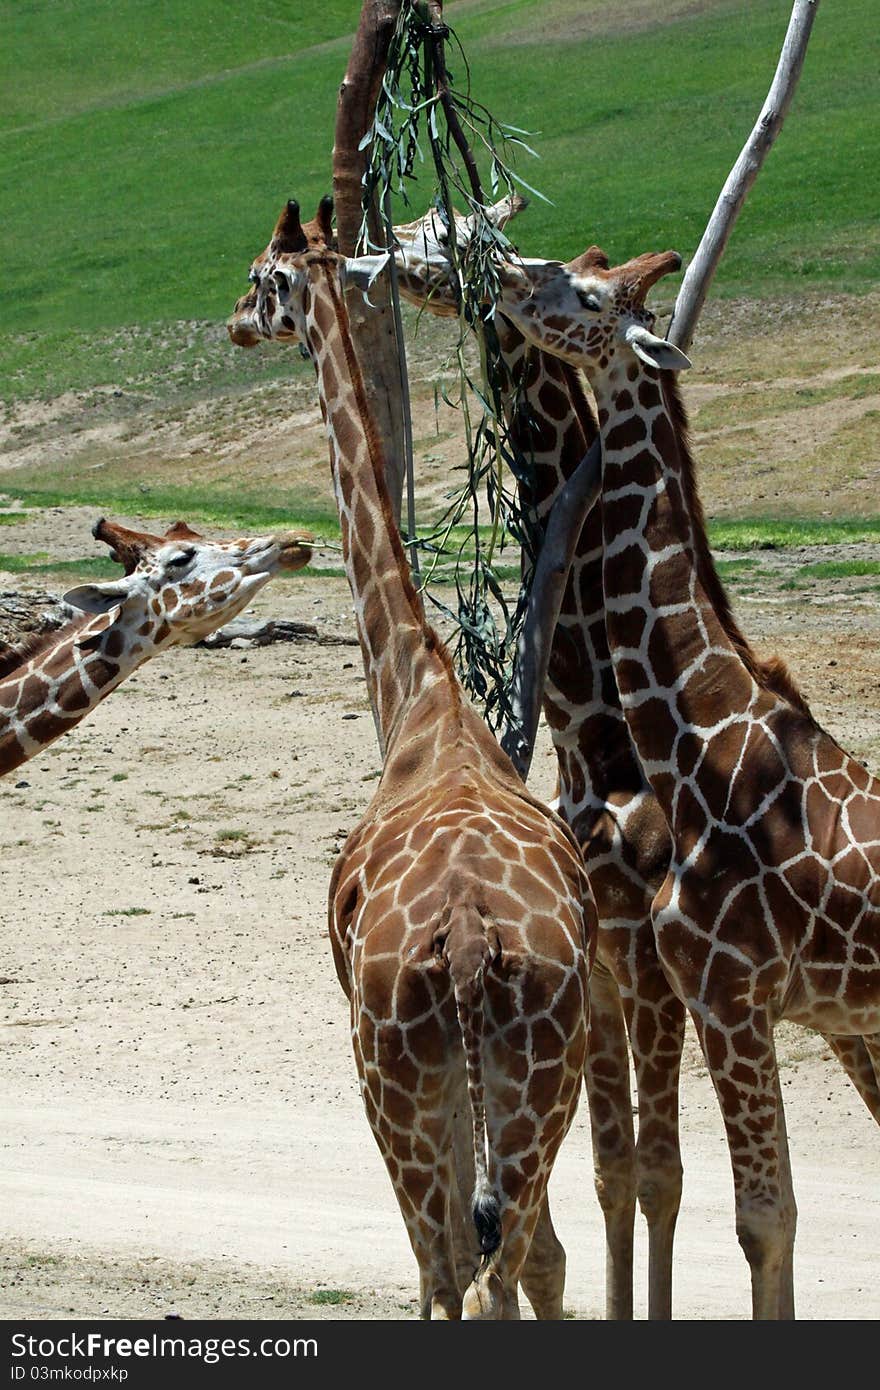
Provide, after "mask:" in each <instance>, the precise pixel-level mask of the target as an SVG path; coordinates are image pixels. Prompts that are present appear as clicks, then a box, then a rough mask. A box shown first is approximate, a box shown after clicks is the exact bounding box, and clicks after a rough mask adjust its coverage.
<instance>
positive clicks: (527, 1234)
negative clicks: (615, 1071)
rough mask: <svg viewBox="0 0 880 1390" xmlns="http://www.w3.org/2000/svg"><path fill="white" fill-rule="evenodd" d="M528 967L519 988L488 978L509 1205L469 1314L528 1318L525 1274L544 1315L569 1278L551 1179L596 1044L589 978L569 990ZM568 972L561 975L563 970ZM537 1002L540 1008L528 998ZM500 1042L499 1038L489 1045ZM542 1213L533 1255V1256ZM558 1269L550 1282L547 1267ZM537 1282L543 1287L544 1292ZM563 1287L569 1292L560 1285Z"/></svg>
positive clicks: (491, 1121)
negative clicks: (522, 1291)
mask: <svg viewBox="0 0 880 1390" xmlns="http://www.w3.org/2000/svg"><path fill="white" fill-rule="evenodd" d="M535 973H536V976H537V979H536V980H535V981H533V980H532V979H530V973H529V971H527V970H526V971H523V972H522V973H521V974H520V976H519V978H518V979H517V988H516V989H515V990H511V989H510V988H509V986H508V985H507V982H506V981H505V982H503V984H502V985H501V987H500V988H499V987H498V986H497V985H496V983H495V981H494V980H493V978H492V976H488V977H487V981H486V994H485V1005H484V1007H485V1024H484V1027H485V1032H484V1038H485V1040H486V1041H485V1044H484V1055H485V1057H486V1064H485V1067H484V1073H485V1113H486V1136H487V1147H488V1152H489V1155H490V1171H491V1176H492V1186H493V1189H494V1191H495V1193H496V1194H497V1196H498V1199H499V1202H500V1207H501V1243H500V1245H498V1247H497V1249H495V1250H494V1251H493V1252H492V1253H491V1254H490V1255H487V1256H484V1257H483V1259H482V1261H481V1263H480V1267H479V1269H478V1270H477V1273H476V1275H475V1277H474V1279H473V1281H472V1283H471V1284H470V1286H469V1288H467V1289H466V1290H465V1294H464V1299H463V1304H462V1317H463V1318H464V1319H466V1320H468V1321H471V1320H476V1319H488V1318H495V1319H505V1320H507V1321H510V1320H513V1319H516V1318H519V1316H520V1313H519V1302H518V1299H517V1286H518V1285H519V1283H520V1281H521V1280H523V1279H524V1287H525V1286H529V1287H531V1288H532V1291H533V1292H534V1293H535V1294H536V1302H537V1306H536V1308H535V1311H536V1312H539V1308H540V1310H541V1311H540V1313H539V1316H540V1315H541V1314H543V1313H544V1311H545V1310H547V1311H549V1310H550V1309H551V1308H552V1311H553V1313H554V1314H556V1312H557V1309H558V1306H559V1302H560V1301H561V1300H560V1299H559V1297H558V1296H557V1297H556V1300H555V1301H553V1293H552V1277H555V1279H556V1280H557V1281H559V1282H561V1279H560V1276H562V1275H564V1269H563V1268H562V1262H561V1261H560V1253H562V1254H563V1260H564V1253H563V1252H561V1247H560V1246H559V1242H558V1241H557V1240H556V1237H555V1233H553V1229H552V1224H551V1222H550V1210H549V1206H548V1201H547V1184H548V1182H549V1180H550V1174H551V1172H552V1170H553V1163H554V1161H555V1159H556V1155H557V1153H558V1151H559V1146H560V1144H561V1143H562V1140H563V1139H564V1138H565V1135H566V1134H567V1133H568V1130H569V1128H570V1126H571V1122H572V1120H573V1119H574V1115H575V1111H576V1110H577V1103H578V1098H579V1095H580V1088H581V1078H582V1076H583V1071H584V1065H585V1060H586V1050H587V1029H586V1023H587V1011H586V1009H585V1007H584V1005H585V1003H586V983H587V982H586V980H585V979H584V978H583V976H582V977H581V982H580V986H579V988H578V989H577V990H574V989H566V990H565V991H564V993H565V995H566V996H567V1002H565V1003H564V1004H563V1003H562V999H561V996H562V994H563V991H561V990H560V989H559V987H558V985H557V984H556V983H555V981H554V977H553V974H552V973H548V972H547V971H546V970H538V971H536V972H535ZM560 978H562V972H560ZM529 998H534V999H535V1000H536V1002H537V1003H538V1007H537V1009H536V1011H535V1012H534V1013H532V1014H529V1013H526V1012H524V1010H523V1006H522V1000H523V999H529ZM490 1040H491V1041H490ZM541 1218H543V1221H544V1224H543V1225H542V1231H541V1236H540V1237H539V1241H538V1245H537V1247H536V1250H535V1255H534V1261H535V1263H534V1264H533V1266H532V1269H531V1270H530V1271H527V1270H526V1268H525V1266H526V1260H527V1257H528V1254H529V1249H530V1247H531V1245H532V1239H533V1236H534V1234H535V1230H536V1227H537V1226H538V1222H539V1219H541ZM547 1268H549V1269H550V1270H552V1275H551V1279H548V1278H547V1276H546V1274H545V1269H547ZM536 1284H537V1285H542V1284H543V1288H541V1289H540V1291H539V1289H537V1288H536ZM560 1292H561V1291H560Z"/></svg>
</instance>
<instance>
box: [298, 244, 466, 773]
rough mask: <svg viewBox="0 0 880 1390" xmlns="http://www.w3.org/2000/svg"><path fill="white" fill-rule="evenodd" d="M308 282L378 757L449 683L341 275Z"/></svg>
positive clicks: (316, 276)
mask: <svg viewBox="0 0 880 1390" xmlns="http://www.w3.org/2000/svg"><path fill="white" fill-rule="evenodd" d="M309 276H310V278H309V290H310V293H309V295H308V303H307V307H306V332H307V336H308V340H309V345H310V347H311V350H312V357H313V359H314V362H315V366H316V369H317V374H318V391H319V395H320V400H321V410H322V413H323V416H324V421H325V425H326V430H327V438H328V441H329V445H330V464H331V468H332V472H333V485H334V489H335V493H336V501H337V505H338V508H339V522H340V527H341V531H342V550H343V557H344V560H345V569H346V573H347V576H348V582H349V585H350V586H351V592H352V596H353V598H354V602H355V617H356V621H357V629H358V637H359V639H360V645H361V652H362V655H363V659H364V669H365V672H366V677H367V688H368V691H369V695H370V703H371V705H372V708H373V715H374V718H375V721H376V729H377V733H378V735H379V743H380V746H381V748H382V752H383V754H384V753H385V752H386V751H387V750H388V749H389V747H390V745H391V743H392V740H393V736H394V733H395V731H396V729H397V728H398V727H399V725H400V722H401V720H402V717H403V715H404V713H405V711H406V709H407V708H408V706H409V704H410V701H411V700H412V698H413V696H414V695H415V694H416V693H417V692H418V691H419V690H420V689H421V688H422V687H423V685H424V683H425V681H427V680H429V679H431V678H432V677H433V678H435V679H442V680H444V681H447V682H449V679H450V667H449V663H448V659H447V658H446V655H445V652H444V650H443V648H442V644H441V642H440V639H439V637H438V636H437V634H436V633H435V632H434V631H433V629H432V628H430V627H429V626H428V624H427V622H426V620H425V613H424V608H423V606H422V601H421V599H420V597H419V595H418V593H417V592H416V589H415V586H414V584H413V582H412V578H411V576H410V571H409V566H408V564H407V562H406V556H405V555H404V552H403V546H402V545H401V542H400V536H399V534H398V531H397V527H396V526H395V525H394V521H393V517H392V511H391V502H390V498H389V494H388V488H387V484H386V481H385V461H384V459H383V456H382V449H381V445H380V443H379V436H378V432H377V430H376V427H375V424H374V421H373V418H372V415H371V413H370V409H369V405H368V403H367V397H366V392H365V390H364V384H363V378H362V375H361V370H360V366H359V364H358V360H357V355H356V353H355V348H354V344H353V342H352V338H351V333H350V330H349V326H348V316H347V313H346V310H345V305H344V303H343V300H342V294H341V290H340V285H339V279H338V273H337V271H336V269H335V266H333V265H331V264H330V263H328V262H324V261H318V262H316V263H315V264H313V265H312V266H311V267H310V272H309Z"/></svg>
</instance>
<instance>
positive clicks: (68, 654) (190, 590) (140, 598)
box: [0, 520, 311, 776]
mask: <svg viewBox="0 0 880 1390" xmlns="http://www.w3.org/2000/svg"><path fill="white" fill-rule="evenodd" d="M94 534H95V536H96V537H97V538H98V539H100V540H104V541H106V542H107V543H108V544H109V545H111V546H113V548H114V550H115V551H116V553H117V555H118V557H119V558H120V559H122V560H123V561H124V563H125V568H126V571H127V573H126V576H125V577H124V578H122V579H118V580H111V581H109V582H107V583H103V584H81V585H78V586H77V587H76V588H74V589H70V590H69V591H68V592H67V593H66V594H65V595H64V600H65V602H66V603H67V604H69V605H70V607H71V608H73V609H76V610H79V615H78V616H77V617H75V618H73V619H72V620H71V621H70V622H69V623H67V624H65V626H64V627H62V628H60V629H58V630H57V631H55V632H46V633H41V634H39V635H37V636H34V637H31V638H28V639H27V640H26V641H25V642H23V643H21V644H20V645H18V646H11V647H9V648H7V649H6V650H5V651H4V652H3V653H2V654H0V776H2V775H4V774H5V773H7V772H12V771H13V770H14V769H15V768H17V767H19V766H20V765H21V764H22V763H24V762H27V761H28V759H29V758H33V757H35V756H36V754H37V753H40V752H41V751H42V750H43V749H44V748H46V747H47V746H48V745H49V744H50V743H53V742H54V741H55V739H56V738H60V736H61V735H62V734H65V733H67V732H68V731H69V730H70V729H72V728H73V727H74V726H75V725H76V724H78V723H79V722H80V720H81V719H84V718H85V716H86V715H87V714H90V713H91V711H92V710H93V709H94V708H95V706H96V705H98V704H99V703H100V702H101V700H103V699H105V698H106V697H107V696H108V695H109V694H110V693H111V691H113V690H115V689H116V687H117V686H118V685H119V684H120V683H121V682H122V681H124V680H125V679H126V678H127V677H128V676H130V675H131V674H132V672H133V671H136V670H137V669H138V667H139V666H142V665H143V664H144V662H145V661H150V660H152V658H153V657H154V656H158V655H159V653H160V652H162V651H164V650H165V649H166V648H167V647H173V646H179V645H189V644H191V643H193V642H198V641H200V640H201V639H202V638H203V637H206V636H207V635H208V634H209V633H211V632H214V631H215V630H216V629H217V628H218V627H222V626H223V624H224V623H226V622H229V620H230V619H231V618H234V617H235V616H236V614H237V613H240V612H241V610H242V609H243V608H244V607H246V605H247V604H248V603H250V601H251V599H252V598H253V597H254V596H255V595H256V594H257V593H258V592H259V590H260V589H261V588H262V587H263V585H264V584H266V583H267V582H268V581H269V579H271V577H272V575H273V574H276V573H278V571H279V570H288V571H293V570H298V569H301V568H302V567H303V566H304V565H306V564H308V561H309V558H310V555H311V550H310V549H309V546H308V544H307V543H306V542H305V540H304V539H303V538H301V537H298V536H287V535H281V536H263V537H257V538H255V539H252V540H243V539H242V540H230V541H208V540H205V539H204V538H203V537H201V536H199V535H198V534H197V532H195V531H191V530H190V528H189V527H188V526H186V525H184V524H183V523H181V522H178V524H177V525H176V526H174V527H172V528H171V530H170V531H169V532H168V533H167V535H165V536H152V535H149V534H148V533H146V532H134V531H128V530H126V529H125V528H124V527H120V526H117V525H115V524H114V523H112V522H108V521H103V520H102V521H99V522H98V523H97V525H96V526H95V528H94Z"/></svg>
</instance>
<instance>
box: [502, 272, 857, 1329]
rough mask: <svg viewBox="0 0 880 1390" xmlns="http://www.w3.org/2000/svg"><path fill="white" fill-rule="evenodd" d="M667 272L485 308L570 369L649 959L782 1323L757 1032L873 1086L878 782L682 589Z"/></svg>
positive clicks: (702, 585) (516, 287)
mask: <svg viewBox="0 0 880 1390" xmlns="http://www.w3.org/2000/svg"><path fill="white" fill-rule="evenodd" d="M679 265H680V258H679V257H678V256H677V255H676V254H675V253H674V252H665V253H660V254H656V255H645V256H640V257H637V258H636V259H635V260H632V261H628V262H626V263H625V264H624V265H621V266H617V267H614V268H611V267H610V266H609V264H608V261H607V258H606V257H605V256H604V254H603V253H602V252H601V251H599V250H598V248H596V247H592V248H590V250H588V251H587V252H585V253H584V254H583V255H582V256H581V257H579V258H577V259H576V260H575V261H572V262H570V263H569V264H567V265H562V264H560V263H559V262H554V263H550V262H544V263H540V262H525V263H523V264H521V265H510V266H508V267H506V268H505V269H504V271H503V275H502V278H503V280H504V284H505V289H504V294H503V308H504V312H505V313H506V314H508V315H509V316H510V317H511V318H512V319H513V321H514V323H515V324H516V325H517V326H518V327H519V328H520V330H521V331H522V332H523V333H524V334H525V335H526V337H527V338H528V339H529V340H530V341H531V342H533V343H535V344H536V345H538V346H540V347H541V348H542V349H543V350H546V351H550V352H552V353H554V354H556V355H558V356H560V357H562V358H563V359H564V360H565V361H567V362H569V363H571V364H572V365H575V366H579V367H582V368H583V369H584V370H585V372H586V374H587V376H588V378H589V380H590V384H591V386H592V388H593V391H594V394H595V396H596V400H597V403H598V407H599V427H600V431H601V435H602V446H603V482H602V525H603V545H604V559H603V586H604V594H605V612H606V627H607V634H608V642H609V647H610V650H611V654H612V659H613V662H614V672H615V678H616V681H617V685H618V688H619V691H620V697H621V704H622V707H623V710H624V714H625V716H626V721H627V725H628V727H629V730H630V734H631V735H632V738H633V742H634V744H635V746H636V749H637V751H638V754H639V758H640V761H641V763H642V766H643V767H644V769H645V772H646V775H647V776H648V778H649V780H650V783H651V786H652V788H653V791H654V794H655V795H656V797H657V799H658V802H659V804H660V806H661V808H662V810H663V813H664V816H665V818H666V821H667V823H668V825H669V829H670V834H671V840H672V856H671V860H670V864H669V868H668V872H667V874H666V877H665V879H664V881H663V884H662V885H661V887H660V889H659V891H658V892H657V894H656V896H655V898H654V901H653V904H652V917H653V923H654V932H655V937H656V941H657V949H658V953H659V956H660V960H661V962H662V965H663V967H664V970H665V972H666V974H667V976H668V978H669V980H670V982H671V984H672V985H673V987H674V989H675V991H676V993H677V994H678V996H679V998H680V999H681V1000H682V1002H683V1003H684V1004H685V1005H686V1006H687V1008H688V1009H689V1010H690V1013H691V1016H692V1018H693V1020H694V1023H695V1026H696V1029H697V1033H698V1036H699V1039H700V1042H701V1045H702V1048H703V1052H704V1055H705V1058H706V1063H707V1066H708V1069H709V1071H710V1074H711V1076H712V1080H713V1082H714V1085H715V1089H716V1093H717V1095H718V1098H719V1102H720V1105H721V1110H722V1114H723V1117H724V1123H725V1127H726V1130H727V1138H728V1144H729V1149H730V1155H731V1161H732V1166H733V1176H734V1189H735V1199H736V1221H737V1233H738V1236H739V1239H740V1243H741V1245H742V1247H743V1250H744V1253H745V1255H746V1258H747V1260H748V1262H749V1265H750V1268H751V1276H752V1307H753V1314H754V1316H755V1317H761V1318H776V1317H789V1316H793V1314H794V1278H793V1248H794V1233H795V1222H796V1208H795V1202H794V1194H793V1190H792V1184H791V1173H790V1167H789V1161H788V1146H787V1141H786V1134H785V1118H784V1112H783V1105H782V1095H781V1090H780V1085H779V1077H778V1073H777V1067H776V1059H775V1052H774V1045H773V1028H774V1025H775V1023H776V1022H777V1021H778V1020H779V1019H780V1018H789V1019H793V1020H794V1021H796V1022H798V1023H802V1024H806V1025H808V1026H811V1027H813V1028H816V1029H817V1030H818V1031H820V1032H821V1033H823V1034H826V1035H829V1036H830V1037H840V1038H845V1039H858V1038H862V1039H863V1040H864V1043H863V1046H864V1049H865V1050H866V1052H867V1055H868V1056H869V1057H870V1059H871V1061H872V1063H873V1069H874V1073H875V1082H876V1081H877V1080H878V1079H880V1075H878V1068H880V1037H878V1036H877V1034H878V1030H880V781H878V780H877V779H876V778H873V777H872V776H871V775H870V774H869V773H868V772H867V771H866V770H865V768H864V767H863V766H862V764H861V763H859V762H857V761H856V760H855V759H853V758H851V757H849V756H848V755H847V754H846V753H845V752H844V751H843V750H842V749H841V748H840V747H839V746H838V744H837V743H836V742H835V741H834V740H833V739H832V738H831V737H830V736H829V735H828V734H827V733H826V732H825V731H824V730H823V729H821V728H820V727H819V726H818V724H816V722H815V720H814V719H813V718H812V717H811V715H810V714H809V713H808V711H807V710H806V709H805V708H804V707H802V706H799V705H798V703H797V702H794V701H792V700H791V699H790V698H789V699H786V698H784V696H783V695H782V694H781V693H780V692H779V687H778V681H777V682H775V683H773V684H771V682H770V681H768V679H767V675H766V672H765V671H764V670H762V668H761V667H760V665H759V664H758V663H756V661H755V659H754V656H753V654H752V653H751V651H750V649H749V648H748V647H747V646H743V645H742V644H741V643H737V642H735V641H732V640H731V637H730V635H729V633H728V632H727V631H726V629H725V626H724V624H723V622H722V621H721V619H720V617H719V613H718V611H717V608H716V605H715V603H714V601H713V594H712V592H711V589H710V588H709V586H707V584H706V581H705V577H704V575H703V574H702V573H701V570H700V566H699V564H698V561H697V551H698V547H699V543H700V542H699V528H700V526H701V524H702V518H701V517H700V516H698V515H695V514H694V511H693V502H694V499H693V498H692V497H691V496H690V495H689V490H688V481H687V480H688V476H689V473H690V472H691V467H690V462H689V449H688V444H687V434H686V429H685V428H684V413H683V407H682V405H681V401H680V398H679V395H678V391H677V386H676V384H675V376H674V373H675V372H677V371H679V370H681V369H682V368H684V367H686V366H688V365H689V364H688V360H687V358H686V357H685V356H684V354H682V353H681V352H679V351H678V349H676V348H675V347H673V346H672V345H671V344H670V343H668V342H666V341H665V340H663V339H661V338H658V337H657V336H656V335H655V334H654V332H653V327H654V315H653V314H652V313H651V312H650V311H649V310H648V309H647V308H646V306H645V298H646V294H647V292H648V290H649V289H650V287H651V286H652V285H653V284H654V283H655V282H656V281H657V280H658V279H659V278H660V277H661V276H662V275H665V274H666V273H668V272H669V271H671V270H675V269H677V268H678V266H679ZM839 1054H840V1055H842V1056H843V1057H844V1058H845V1057H846V1056H847V1055H849V1048H848V1047H847V1046H846V1045H842V1046H841V1047H840V1049H839ZM854 1079H856V1078H855V1077H854ZM866 1087H867V1088H868V1089H870V1083H869V1082H866Z"/></svg>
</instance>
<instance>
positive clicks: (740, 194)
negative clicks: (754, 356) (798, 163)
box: [666, 0, 819, 351]
mask: <svg viewBox="0 0 880 1390" xmlns="http://www.w3.org/2000/svg"><path fill="white" fill-rule="evenodd" d="M818 8H819V0H795V3H794V6H793V8H792V12H791V18H790V19H789V21H788V30H787V32H786V35H785V41H784V43H783V45H782V53H781V55H780V58H779V63H778V66H777V68H776V75H775V77H774V78H773V82H772V85H771V87H770V91H769V93H768V95H767V100H766V101H765V102H764V105H763V107H762V109H761V114H760V116H759V117H758V120H757V123H756V125H755V127H754V129H753V131H752V133H751V135H750V136H749V138H748V140H747V141H746V143H745V145H744V146H743V148H742V151H741V153H740V156H739V159H738V160H737V161H736V163H735V164H734V166H733V168H732V169H731V171H730V174H729V175H728V178H727V182H726V183H725V185H724V187H723V188H722V190H721V195H720V197H719V199H718V202H717V203H716V204H715V210H714V212H713V213H712V216H711V217H710V218H709V222H708V225H707V227H706V230H705V232H704V233H703V237H702V240H701V241H700V244H699V246H698V247H697V250H696V254H695V255H694V258H693V260H692V261H691V263H690V265H689V266H688V269H687V274H686V275H685V277H684V280H683V281H682V286H681V289H680V290H679V293H678V298H677V300H676V302H675V308H674V309H673V311H672V318H671V320H670V322H669V331H668V333H667V334H666V336H667V338H668V339H669V341H670V342H671V343H674V344H675V346H676V347H679V348H681V349H682V350H683V351H687V348H688V347H689V345H690V342H691V339H692V338H693V336H694V330H695V329H696V326H697V319H698V318H699V317H700V311H701V310H702V307H703V303H704V301H705V299H706V295H707V294H708V292H709V286H710V285H711V283H712V277H713V276H714V274H715V271H716V269H717V266H718V262H719V261H720V260H721V257H722V255H723V254H724V248H725V246H726V245H727V241H728V238H729V236H730V233H731V232H732V231H733V228H734V224H735V223H736V219H737V218H738V217H739V214H740V210H741V208H742V205H743V203H744V202H745V200H746V195H747V194H748V191H749V189H750V188H751V186H752V184H753V183H754V182H755V179H756V178H757V176H758V171H759V170H760V168H761V165H762V164H763V163H764V160H765V158H766V156H767V152H768V150H769V149H770V147H771V145H772V144H773V142H774V140H775V139H776V137H777V135H778V134H779V132H780V130H781V129H782V123H783V121H784V120H785V117H786V114H787V112H788V108H789V106H790V104H791V99H792V96H793V95H794V90H795V87H796V86H797V83H798V78H799V77H800V75H801V68H802V67H803V64H804V55H805V54H806V51H807V44H808V42H809V39H810V33H811V30H812V28H813V20H814V19H815V17H816V11H817V9H818Z"/></svg>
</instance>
